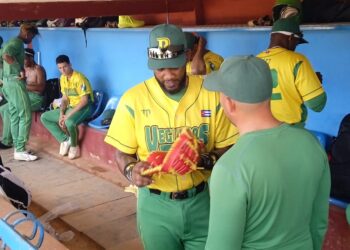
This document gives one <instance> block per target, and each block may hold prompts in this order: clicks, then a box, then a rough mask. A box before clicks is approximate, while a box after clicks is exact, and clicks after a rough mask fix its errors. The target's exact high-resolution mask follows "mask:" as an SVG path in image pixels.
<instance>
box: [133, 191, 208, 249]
mask: <svg viewBox="0 0 350 250" xmlns="http://www.w3.org/2000/svg"><path fill="white" fill-rule="evenodd" d="M208 221H209V191H208V185H207V186H206V187H205V190H203V191H202V192H201V193H199V194H197V195H196V196H194V197H190V198H187V199H184V200H171V199H170V198H169V195H167V193H161V194H159V195H158V194H153V193H150V191H149V189H148V188H139V192H138V199H137V226H138V230H139V234H140V237H141V240H142V243H143V246H144V249H145V250H164V249H166V250H182V249H185V250H203V249H204V246H205V243H206V240H207V235H208Z"/></svg>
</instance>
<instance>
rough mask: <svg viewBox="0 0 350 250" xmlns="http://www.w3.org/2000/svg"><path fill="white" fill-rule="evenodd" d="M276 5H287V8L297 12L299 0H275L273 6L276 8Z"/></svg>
mask: <svg viewBox="0 0 350 250" xmlns="http://www.w3.org/2000/svg"><path fill="white" fill-rule="evenodd" d="M278 5H287V6H291V7H294V8H297V9H299V10H300V9H301V2H300V0H276V2H275V5H274V6H278Z"/></svg>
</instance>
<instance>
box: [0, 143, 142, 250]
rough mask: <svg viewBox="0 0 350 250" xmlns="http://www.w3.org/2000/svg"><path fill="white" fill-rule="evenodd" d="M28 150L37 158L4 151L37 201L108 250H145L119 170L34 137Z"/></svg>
mask: <svg viewBox="0 0 350 250" xmlns="http://www.w3.org/2000/svg"><path fill="white" fill-rule="evenodd" d="M29 148H30V149H32V150H33V151H34V152H37V155H38V156H39V157H40V159H39V160H37V161H34V162H19V161H15V160H13V149H8V150H1V151H0V154H1V156H2V159H3V162H4V165H5V166H8V167H10V168H11V169H12V171H13V172H14V173H15V174H16V175H17V176H18V177H19V178H21V179H22V180H23V181H24V182H25V183H26V184H27V185H28V186H29V187H30V189H31V191H32V195H33V202H34V203H35V204H37V205H39V206H40V207H42V208H43V209H44V210H46V211H52V212H53V213H55V214H57V215H59V217H60V218H61V220H62V221H64V222H65V223H67V224H68V225H70V226H71V227H73V228H74V229H76V230H77V232H81V233H82V234H84V235H86V236H88V237H89V238H91V239H92V240H93V241H95V242H96V243H97V244H98V245H99V246H101V247H102V248H104V249H109V250H113V249H118V250H123V249H125V250H126V249H127V250H140V249H142V246H141V244H140V242H139V238H138V235H137V231H136V217H135V209H136V199H135V197H134V195H133V194H131V193H126V192H124V190H123V186H124V185H125V181H124V180H123V179H122V178H121V177H120V176H119V175H118V174H117V173H116V172H114V171H107V170H105V169H104V168H102V167H100V166H96V164H93V163H91V162H89V161H87V160H84V159H78V160H74V162H73V161H70V160H68V159H67V158H63V157H59V156H58V155H57V152H58V144H57V145H56V144H55V145H54V144H53V143H45V142H43V141H40V139H39V138H31V143H30V146H29ZM74 240H75V239H74V238H73V241H74ZM73 245H74V244H73ZM85 247H86V246H85ZM85 247H84V249H87V250H88V248H85ZM70 249H74V248H70ZM75 249H81V247H79V246H77V247H76V248H75ZM90 249H96V248H93V247H91V248H90Z"/></svg>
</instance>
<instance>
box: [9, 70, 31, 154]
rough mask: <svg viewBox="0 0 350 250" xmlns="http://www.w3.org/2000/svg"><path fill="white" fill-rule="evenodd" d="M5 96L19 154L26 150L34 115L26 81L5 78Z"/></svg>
mask: <svg viewBox="0 0 350 250" xmlns="http://www.w3.org/2000/svg"><path fill="white" fill-rule="evenodd" d="M3 80H4V87H3V92H4V96H5V98H6V99H7V102H8V110H9V113H10V127H11V134H12V139H13V144H14V146H15V149H16V151H17V152H22V151H24V150H25V145H26V143H27V141H28V138H29V132H30V126H31V123H32V113H31V110H30V101H29V97H28V93H27V89H26V87H25V84H24V81H22V80H17V79H16V77H14V76H11V77H4V79H3Z"/></svg>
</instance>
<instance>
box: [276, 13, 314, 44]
mask: <svg viewBox="0 0 350 250" xmlns="http://www.w3.org/2000/svg"><path fill="white" fill-rule="evenodd" d="M271 33H281V34H284V35H292V34H294V36H295V37H298V38H299V44H300V43H308V41H306V40H305V39H304V38H303V33H302V32H301V30H300V27H299V23H298V21H297V20H296V19H295V18H294V17H289V18H281V19H278V20H277V21H276V22H274V24H273V26H272V30H271Z"/></svg>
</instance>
